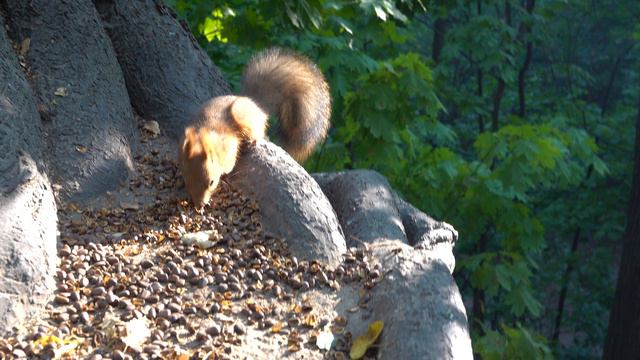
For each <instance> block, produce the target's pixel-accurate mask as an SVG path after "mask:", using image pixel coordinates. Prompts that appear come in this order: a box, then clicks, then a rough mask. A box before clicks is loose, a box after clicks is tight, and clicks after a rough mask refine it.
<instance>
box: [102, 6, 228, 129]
mask: <svg viewBox="0 0 640 360" xmlns="http://www.w3.org/2000/svg"><path fill="white" fill-rule="evenodd" d="M95 3H96V8H97V9H98V11H99V12H100V15H101V17H102V22H103V24H104V27H105V29H106V30H107V32H108V34H109V36H110V37H111V41H112V43H113V46H114V48H115V50H116V53H117V55H118V61H119V62H120V66H121V67H122V71H123V72H124V76H125V79H126V82H127V88H128V89H129V96H131V103H132V104H133V106H134V107H135V109H136V110H137V112H138V114H139V115H140V116H142V117H143V118H145V119H147V120H156V121H157V122H158V123H159V124H160V127H161V129H164V130H166V131H167V134H168V135H169V136H170V137H172V138H174V139H177V138H178V137H179V136H180V135H181V134H182V132H183V131H184V128H185V127H186V125H187V124H189V123H190V122H191V120H192V119H193V117H194V115H195V114H196V113H197V112H198V110H199V108H200V106H201V105H202V104H203V103H204V102H205V101H206V100H208V99H209V98H212V97H214V96H219V95H225V94H228V93H229V85H228V84H227V83H226V81H225V80H224V78H223V77H222V74H221V73H220V71H219V70H218V69H217V68H216V66H215V65H213V63H212V62H211V59H210V58H209V57H208V56H207V54H206V53H205V52H204V51H203V50H202V49H201V48H200V47H199V46H198V44H197V43H196V42H195V39H194V38H193V36H192V35H191V33H190V32H189V31H188V30H186V29H185V28H183V27H182V26H180V24H179V23H178V21H177V20H176V19H175V17H174V15H173V13H172V12H171V10H170V9H168V8H167V7H165V6H164V5H163V4H162V2H160V1H154V0H144V1H130V0H95Z"/></svg>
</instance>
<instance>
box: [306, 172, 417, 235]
mask: <svg viewBox="0 0 640 360" xmlns="http://www.w3.org/2000/svg"><path fill="white" fill-rule="evenodd" d="M313 176H314V178H315V179H316V181H318V183H319V184H320V186H321V187H322V190H323V191H324V193H325V194H326V195H327V197H328V198H329V201H331V205H333V208H334V209H335V211H336V213H337V214H338V218H339V219H340V223H341V224H342V230H343V231H344V234H345V236H346V240H347V245H348V246H349V247H352V246H357V245H359V244H361V243H372V242H375V241H378V240H379V239H381V238H382V239H387V240H399V241H401V242H403V243H408V240H407V236H406V234H405V230H404V225H403V224H402V219H401V217H400V213H399V212H398V209H397V207H396V204H395V194H394V193H393V192H392V190H391V186H390V185H389V182H388V181H387V179H385V178H384V177H383V176H382V175H380V174H379V173H377V172H375V171H371V170H354V171H348V172H341V173H332V174H314V175H313Z"/></svg>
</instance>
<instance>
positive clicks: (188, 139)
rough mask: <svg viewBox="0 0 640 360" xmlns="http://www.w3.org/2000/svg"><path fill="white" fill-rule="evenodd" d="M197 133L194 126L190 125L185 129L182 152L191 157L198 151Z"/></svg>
mask: <svg viewBox="0 0 640 360" xmlns="http://www.w3.org/2000/svg"><path fill="white" fill-rule="evenodd" d="M196 144H197V135H196V129H195V128H194V127H193V126H189V127H187V128H186V129H184V141H183V142H182V152H183V153H184V154H185V155H186V156H187V158H191V157H193V156H194V155H195V153H196Z"/></svg>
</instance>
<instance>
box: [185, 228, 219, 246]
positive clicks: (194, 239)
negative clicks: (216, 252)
mask: <svg viewBox="0 0 640 360" xmlns="http://www.w3.org/2000/svg"><path fill="white" fill-rule="evenodd" d="M214 234H215V231H213V230H206V231H198V232H194V233H187V234H184V235H182V239H181V240H182V243H183V244H186V245H191V244H193V245H195V246H197V247H199V248H201V249H209V248H212V247H213V246H215V244H216V241H211V239H212V238H214V236H213V235H214Z"/></svg>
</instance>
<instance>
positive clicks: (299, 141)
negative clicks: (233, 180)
mask: <svg viewBox="0 0 640 360" xmlns="http://www.w3.org/2000/svg"><path fill="white" fill-rule="evenodd" d="M241 86H242V90H241V92H240V94H239V95H237V96H236V95H225V96H218V97H214V98H212V99H210V100H208V101H207V102H206V103H204V105H203V106H202V107H201V109H200V111H199V112H198V114H197V115H196V116H195V119H194V120H193V122H192V123H191V124H190V125H189V126H187V127H186V128H185V130H184V136H183V137H182V139H181V141H180V149H179V163H180V168H181V172H182V176H183V178H184V183H185V187H186V190H187V193H188V194H189V196H190V198H191V200H192V202H193V203H194V205H195V206H196V208H202V207H203V206H204V204H206V203H208V202H209V200H210V198H211V195H212V194H213V192H214V191H215V190H216V188H217V186H218V183H219V181H220V177H221V176H222V175H225V174H228V173H230V172H231V170H233V168H234V166H235V164H236V159H237V158H238V154H239V153H240V151H241V146H242V144H243V143H245V142H255V141H257V140H262V139H266V131H267V126H268V118H269V114H270V115H274V116H276V117H277V118H278V123H277V125H276V126H275V127H276V133H277V137H278V138H279V140H280V143H281V146H282V147H283V148H284V150H285V151H287V152H288V153H289V154H290V155H291V156H292V157H293V158H294V159H295V160H296V161H298V162H299V163H302V162H303V161H304V160H306V159H307V158H308V157H309V155H310V154H311V153H312V151H313V150H314V148H315V146H316V145H317V144H319V143H320V142H322V141H324V139H325V138H326V136H327V131H328V130H329V126H330V124H329V121H330V117H331V96H330V94H329V85H328V84H327V82H326V80H325V78H324V76H323V75H322V72H321V71H320V70H319V69H318V68H317V67H316V65H315V64H314V63H313V62H311V61H310V60H309V59H308V58H306V57H304V56H302V55H300V54H298V53H294V52H292V51H289V50H284V49H281V48H270V49H267V50H264V51H262V52H259V53H258V54H256V55H254V56H253V57H252V58H251V60H250V61H249V63H248V65H247V66H246V67H245V70H244V72H243V74H242V80H241Z"/></svg>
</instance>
